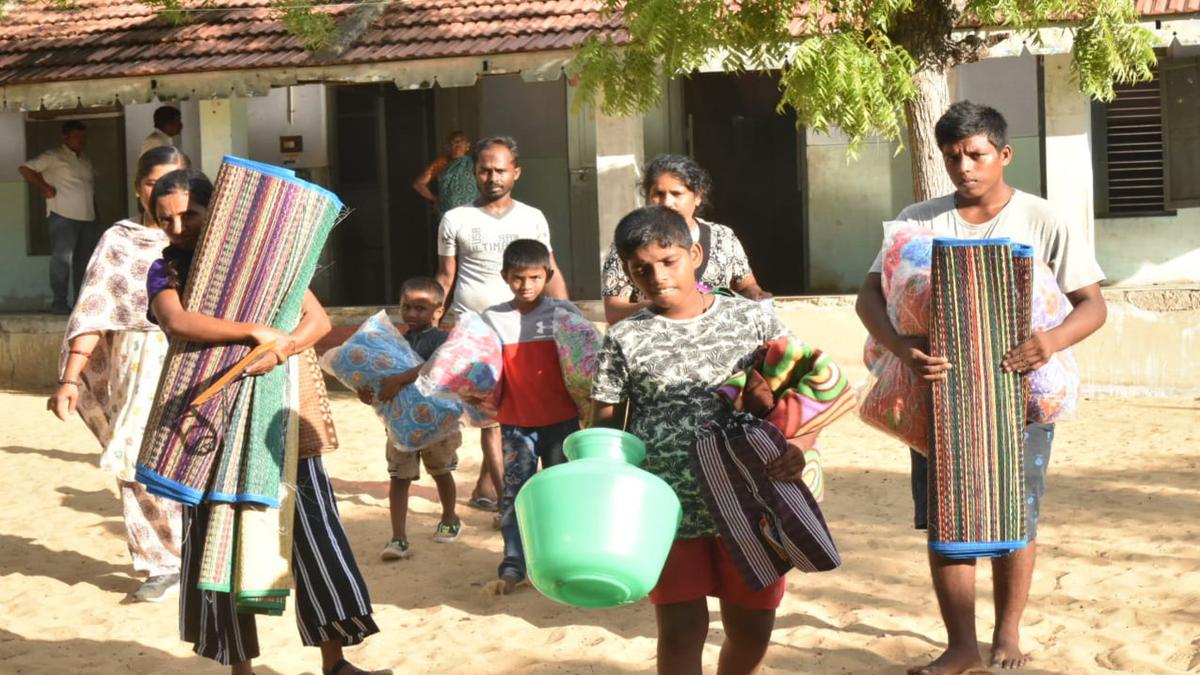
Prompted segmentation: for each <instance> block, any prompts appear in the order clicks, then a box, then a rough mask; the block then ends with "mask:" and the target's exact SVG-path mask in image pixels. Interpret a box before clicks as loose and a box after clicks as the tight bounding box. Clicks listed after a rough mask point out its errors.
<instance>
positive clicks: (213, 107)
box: [200, 98, 250, 180]
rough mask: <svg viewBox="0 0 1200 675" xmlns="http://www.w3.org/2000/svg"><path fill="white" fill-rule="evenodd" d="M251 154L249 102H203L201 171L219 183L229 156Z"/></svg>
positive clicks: (201, 107)
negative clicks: (224, 160)
mask: <svg viewBox="0 0 1200 675" xmlns="http://www.w3.org/2000/svg"><path fill="white" fill-rule="evenodd" d="M249 154H250V136H249V133H248V127H247V124H246V100H245V99H242V98H217V99H208V100H205V101H200V170H201V171H203V172H204V173H205V174H207V175H208V177H209V178H211V179H213V180H216V177H217V169H218V168H220V166H221V158H222V157H224V156H225V155H236V156H238V157H246V156H247V155H249Z"/></svg>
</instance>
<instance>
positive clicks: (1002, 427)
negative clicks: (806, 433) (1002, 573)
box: [929, 238, 1033, 558]
mask: <svg viewBox="0 0 1200 675" xmlns="http://www.w3.org/2000/svg"><path fill="white" fill-rule="evenodd" d="M1032 255H1033V251H1032V250H1031V249H1030V248H1029V247H1027V246H1021V245H1012V244H1011V243H1010V242H1009V240H1007V239H976V240H969V239H949V238H945V239H943V238H938V239H935V240H934V246H933V272H932V282H931V288H932V292H933V310H934V311H933V313H932V315H931V323H930V335H929V348H930V352H931V353H932V354H939V355H944V356H945V357H946V359H947V360H948V361H949V362H950V365H951V369H950V370H949V371H948V372H947V373H946V379H945V380H943V381H940V382H937V383H935V384H934V385H933V446H932V448H931V450H930V453H929V548H930V550H932V551H934V552H935V553H937V554H939V555H941V556H944V557H949V558H976V557H983V556H1001V555H1007V554H1008V553H1011V552H1012V551H1013V550H1015V549H1018V548H1022V547H1024V546H1025V545H1026V540H1025V536H1026V535H1025V529H1026V525H1025V522H1026V521H1025V471H1024V465H1023V462H1024V428H1025V408H1026V398H1025V397H1026V396H1027V394H1028V389H1027V386H1028V385H1027V381H1026V379H1025V378H1023V377H1022V376H1021V375H1019V374H1017V373H1010V372H1007V371H1005V370H1004V368H1003V365H1002V363H1003V359H1004V355H1005V354H1006V353H1008V352H1009V350H1011V349H1013V348H1014V347H1016V346H1017V345H1018V344H1020V343H1021V342H1022V341H1024V340H1025V339H1027V338H1028V337H1029V335H1030V327H1029V315H1030V303H1029V297H1030V288H1029V284H1030V267H1031V265H1032Z"/></svg>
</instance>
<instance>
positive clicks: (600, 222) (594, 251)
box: [559, 83, 645, 300]
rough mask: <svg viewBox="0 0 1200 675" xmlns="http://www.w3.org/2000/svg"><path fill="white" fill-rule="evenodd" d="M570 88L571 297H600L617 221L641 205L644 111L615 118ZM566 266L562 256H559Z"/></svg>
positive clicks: (568, 131)
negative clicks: (602, 270) (602, 273)
mask: <svg viewBox="0 0 1200 675" xmlns="http://www.w3.org/2000/svg"><path fill="white" fill-rule="evenodd" d="M575 95H576V88H575V87H574V86H573V85H571V84H569V83H568V86H567V102H568V106H569V107H568V110H567V155H568V169H569V175H570V177H571V178H570V194H571V252H572V257H573V260H574V263H575V264H574V270H573V277H568V281H570V283H571V288H570V290H571V297H572V298H576V299H592V300H594V299H598V298H599V297H600V268H601V265H602V264H603V263H604V258H605V256H606V255H607V254H608V247H609V246H610V245H611V244H612V235H613V230H615V229H616V227H617V221H619V220H620V219H621V217H622V216H624V215H625V214H626V213H629V212H630V211H632V210H633V209H635V208H637V207H639V206H641V204H642V201H641V196H640V194H639V192H638V184H639V181H640V178H641V166H642V161H643V158H644V156H645V151H644V142H643V131H642V127H643V123H644V120H643V119H642V116H641V115H630V116H627V117H613V116H611V115H606V114H604V113H603V112H601V111H599V110H597V109H595V108H594V107H593V106H590V105H575ZM559 264H562V260H561V259H560V260H559Z"/></svg>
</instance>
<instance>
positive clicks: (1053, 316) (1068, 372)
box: [1026, 261, 1079, 423]
mask: <svg viewBox="0 0 1200 675" xmlns="http://www.w3.org/2000/svg"><path fill="white" fill-rule="evenodd" d="M1032 296H1033V313H1032V322H1033V329H1034V330H1050V329H1051V328H1054V327H1055V326H1058V325H1060V324H1061V323H1062V322H1063V321H1064V320H1065V319H1066V318H1067V315H1068V314H1070V313H1071V301H1070V300H1068V299H1067V296H1066V295H1064V294H1063V292H1062V291H1061V290H1059V288H1058V282H1057V281H1056V280H1055V278H1054V273H1053V272H1051V271H1050V268H1049V267H1047V266H1046V265H1045V264H1044V263H1042V262H1040V261H1038V262H1037V263H1035V264H1034V267H1033V293H1032ZM1029 394H1030V395H1029V407H1028V410H1027V412H1026V417H1027V418H1028V419H1029V420H1030V421H1031V422H1043V423H1048V422H1053V421H1055V420H1057V419H1059V418H1067V417H1071V416H1073V415H1074V414H1075V406H1076V403H1077V402H1078V400H1079V366H1078V365H1076V363H1075V355H1074V353H1072V351H1071V350H1070V349H1064V350H1062V351H1061V352H1058V353H1056V354H1054V355H1053V356H1051V357H1050V360H1049V361H1047V362H1046V365H1044V366H1042V367H1041V368H1038V369H1037V370H1035V371H1033V372H1032V373H1030V374H1029Z"/></svg>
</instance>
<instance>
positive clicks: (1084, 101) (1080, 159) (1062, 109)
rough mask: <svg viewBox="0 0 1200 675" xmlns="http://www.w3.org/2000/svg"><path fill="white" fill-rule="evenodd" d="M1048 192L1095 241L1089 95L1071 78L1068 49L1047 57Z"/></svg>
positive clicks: (1092, 243)
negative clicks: (1065, 51)
mask: <svg viewBox="0 0 1200 675" xmlns="http://www.w3.org/2000/svg"><path fill="white" fill-rule="evenodd" d="M1044 63H1045V80H1044V81H1045V93H1044V96H1045V111H1046V113H1045V114H1046V198H1047V199H1048V200H1050V202H1051V203H1052V204H1054V206H1055V208H1056V209H1057V211H1058V212H1059V214H1061V215H1062V216H1064V217H1065V218H1067V219H1068V220H1069V221H1070V222H1071V223H1074V224H1075V226H1076V227H1078V228H1079V229H1078V230H1077V232H1078V234H1079V235H1083V236H1084V237H1085V239H1086V240H1087V242H1088V245H1089V246H1091V247H1093V248H1094V247H1095V233H1094V227H1095V211H1094V198H1093V194H1092V147H1091V139H1090V134H1091V130H1092V116H1091V101H1090V100H1089V99H1088V97H1087V96H1085V95H1084V94H1083V92H1081V91H1079V85H1078V84H1076V83H1075V82H1073V81H1072V80H1071V55H1070V54H1052V55H1049V56H1046V58H1045V60H1044Z"/></svg>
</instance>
